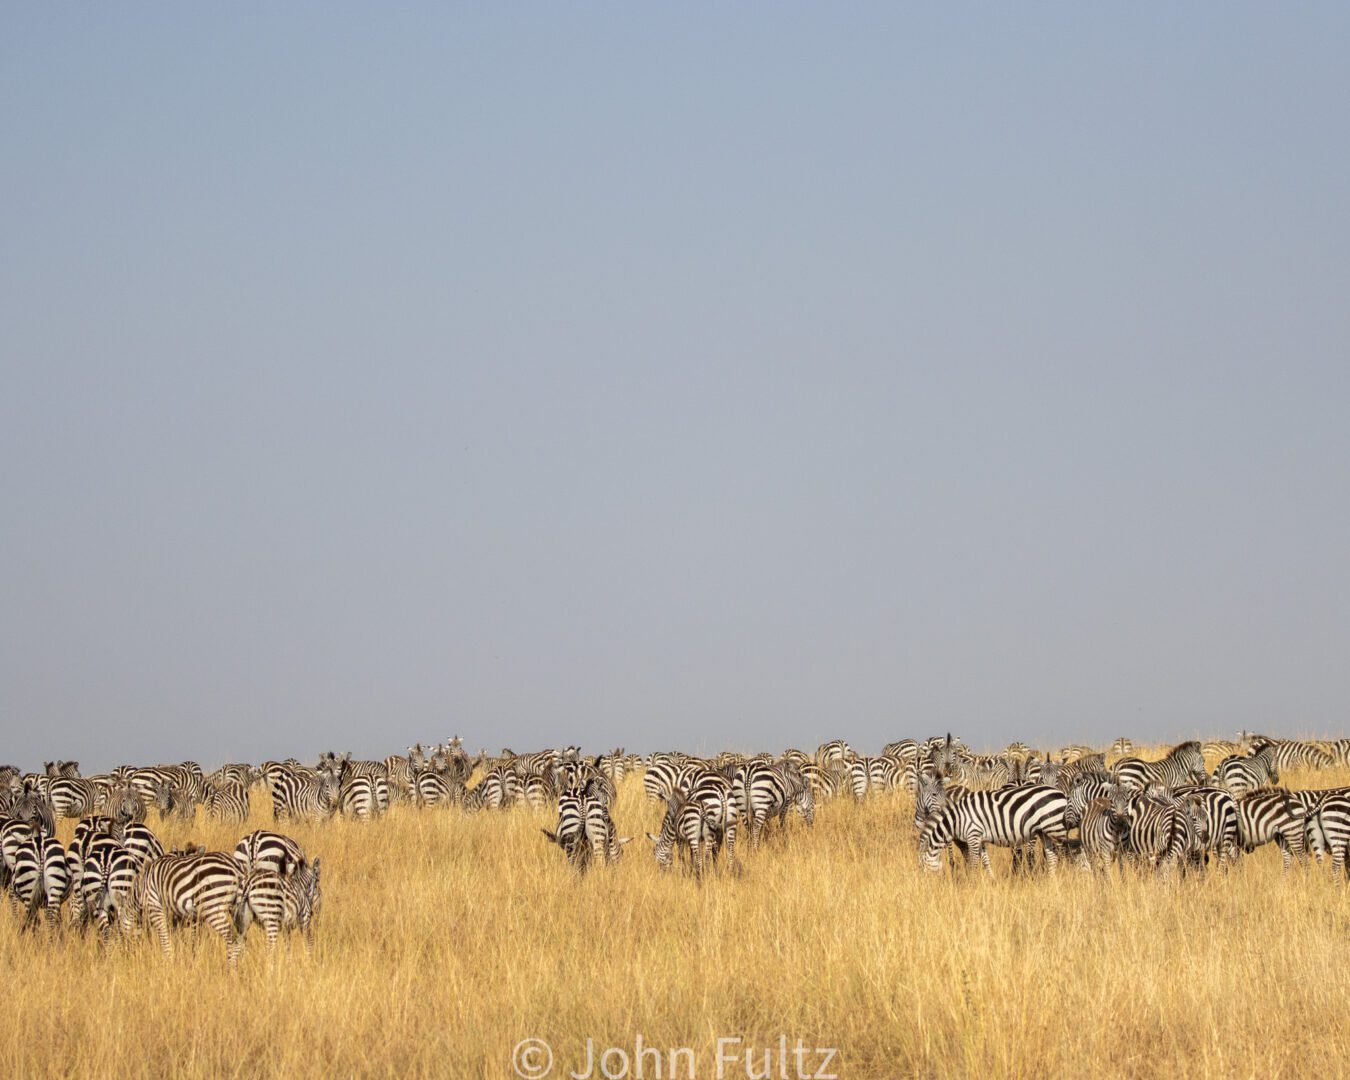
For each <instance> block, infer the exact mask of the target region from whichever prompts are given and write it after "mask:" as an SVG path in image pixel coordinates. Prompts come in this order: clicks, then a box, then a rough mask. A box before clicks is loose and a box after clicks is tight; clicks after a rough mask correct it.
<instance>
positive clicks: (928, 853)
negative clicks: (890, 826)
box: [919, 810, 951, 873]
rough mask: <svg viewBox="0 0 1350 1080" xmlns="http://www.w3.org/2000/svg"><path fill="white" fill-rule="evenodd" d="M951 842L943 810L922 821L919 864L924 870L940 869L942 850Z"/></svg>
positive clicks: (935, 871) (937, 871)
mask: <svg viewBox="0 0 1350 1080" xmlns="http://www.w3.org/2000/svg"><path fill="white" fill-rule="evenodd" d="M950 842H951V836H950V834H949V832H948V822H947V815H946V812H945V810H939V811H938V812H937V813H936V814H934V815H933V816H932V817H930V818H929V819H928V820H927V821H926V822H924V825H923V829H922V831H920V833H919V865H920V866H922V867H923V868H924V869H925V870H929V871H932V872H934V873H940V872H941V870H942V852H943V849H944V848H946V846H947V845H948V844H949V843H950Z"/></svg>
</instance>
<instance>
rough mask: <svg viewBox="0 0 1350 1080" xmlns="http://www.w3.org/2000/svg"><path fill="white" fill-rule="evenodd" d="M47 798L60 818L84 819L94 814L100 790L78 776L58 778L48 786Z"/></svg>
mask: <svg viewBox="0 0 1350 1080" xmlns="http://www.w3.org/2000/svg"><path fill="white" fill-rule="evenodd" d="M47 798H48V799H49V800H50V801H51V804H52V811H53V813H55V815H56V816H57V817H58V818H82V817H84V816H85V815H86V814H92V813H93V812H94V806H95V804H96V803H97V802H98V789H97V788H96V787H95V786H94V785H93V784H92V783H91V782H90V781H88V780H84V779H82V778H80V777H77V776H57V777H55V778H54V779H53V780H52V782H51V783H50V784H48V785H47Z"/></svg>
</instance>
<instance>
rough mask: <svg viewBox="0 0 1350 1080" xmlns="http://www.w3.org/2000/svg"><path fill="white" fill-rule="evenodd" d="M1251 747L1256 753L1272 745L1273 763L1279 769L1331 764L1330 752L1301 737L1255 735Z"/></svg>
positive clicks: (1328, 765)
mask: <svg viewBox="0 0 1350 1080" xmlns="http://www.w3.org/2000/svg"><path fill="white" fill-rule="evenodd" d="M1252 747H1253V749H1254V751H1255V752H1258V753H1259V752H1260V751H1261V750H1263V749H1266V748H1267V747H1274V763H1275V766H1276V767H1277V768H1280V769H1325V768H1329V767H1330V766H1331V764H1332V755H1331V754H1329V753H1328V752H1327V751H1326V750H1323V749H1322V748H1321V747H1320V746H1317V745H1316V744H1315V743H1311V742H1307V741H1305V740H1303V739H1271V738H1268V737H1267V736H1265V735H1256V736H1253V738H1252Z"/></svg>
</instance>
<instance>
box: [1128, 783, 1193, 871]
mask: <svg viewBox="0 0 1350 1080" xmlns="http://www.w3.org/2000/svg"><path fill="white" fill-rule="evenodd" d="M1205 825H1206V820H1205V817H1204V813H1203V811H1202V810H1201V808H1200V807H1199V806H1198V805H1197V804H1195V803H1191V802H1187V801H1184V800H1182V799H1178V798H1176V797H1175V796H1171V795H1144V794H1137V795H1135V796H1134V798H1133V799H1132V801H1131V804H1130V831H1129V840H1128V844H1127V849H1128V851H1129V853H1130V854H1131V855H1132V856H1134V857H1135V858H1136V859H1137V860H1141V861H1144V862H1147V863H1148V865H1149V866H1150V867H1152V868H1153V869H1155V870H1157V871H1158V872H1159V873H1161V874H1164V875H1166V874H1169V873H1170V872H1171V871H1172V870H1173V869H1179V870H1181V871H1182V872H1184V871H1185V869H1186V867H1187V865H1188V864H1189V863H1191V862H1192V861H1193V856H1194V855H1195V853H1196V852H1197V850H1198V848H1199V847H1200V844H1201V836H1202V831H1203V830H1204V828H1205Z"/></svg>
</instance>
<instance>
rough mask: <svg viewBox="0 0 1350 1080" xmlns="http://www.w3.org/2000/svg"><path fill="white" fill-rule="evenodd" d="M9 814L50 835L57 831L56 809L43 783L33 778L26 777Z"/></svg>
mask: <svg viewBox="0 0 1350 1080" xmlns="http://www.w3.org/2000/svg"><path fill="white" fill-rule="evenodd" d="M9 816H10V817H12V818H14V819H15V820H17V821H26V822H28V823H29V824H30V825H32V826H33V827H34V828H36V829H37V830H38V831H39V832H41V833H44V834H46V835H48V836H50V835H51V834H52V833H54V832H56V809H55V807H53V806H52V802H51V799H49V798H47V795H46V793H45V792H44V791H43V790H42V788H41V785H40V784H39V783H38V782H37V781H36V780H33V779H31V778H29V779H25V780H24V781H23V784H22V787H21V788H20V789H19V790H18V792H17V793H16V794H15V796H14V799H13V801H12V802H11V804H10V808H9Z"/></svg>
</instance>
